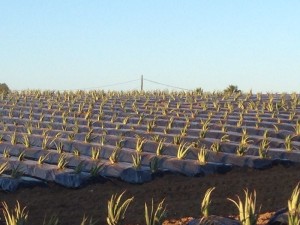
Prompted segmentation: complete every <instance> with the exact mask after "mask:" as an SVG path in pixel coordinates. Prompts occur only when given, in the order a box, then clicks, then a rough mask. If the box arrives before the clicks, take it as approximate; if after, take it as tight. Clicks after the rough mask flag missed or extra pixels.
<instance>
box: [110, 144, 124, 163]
mask: <svg viewBox="0 0 300 225" xmlns="http://www.w3.org/2000/svg"><path fill="white" fill-rule="evenodd" d="M120 151H121V149H120V148H118V147H115V148H114V150H113V152H112V153H111V155H110V156H109V161H110V162H111V164H114V163H117V162H118V161H119V155H120Z"/></svg>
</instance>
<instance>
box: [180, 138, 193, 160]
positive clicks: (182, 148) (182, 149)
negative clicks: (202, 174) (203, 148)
mask: <svg viewBox="0 0 300 225" xmlns="http://www.w3.org/2000/svg"><path fill="white" fill-rule="evenodd" d="M187 145H188V143H187V142H185V143H181V144H180V145H179V146H178V149H177V158H178V159H184V158H185V157H186V155H187V153H188V151H189V149H190V148H191V147H192V146H193V144H190V145H188V146H187Z"/></svg>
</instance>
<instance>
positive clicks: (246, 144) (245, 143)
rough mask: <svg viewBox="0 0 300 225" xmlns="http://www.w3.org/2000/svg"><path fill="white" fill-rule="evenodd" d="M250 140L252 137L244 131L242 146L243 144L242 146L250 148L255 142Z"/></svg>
mask: <svg viewBox="0 0 300 225" xmlns="http://www.w3.org/2000/svg"><path fill="white" fill-rule="evenodd" d="M249 138H250V137H249V135H248V134H247V131H244V130H243V133H242V137H241V141H240V144H241V145H244V146H248V145H249V144H250V143H251V142H253V140H250V139H249Z"/></svg>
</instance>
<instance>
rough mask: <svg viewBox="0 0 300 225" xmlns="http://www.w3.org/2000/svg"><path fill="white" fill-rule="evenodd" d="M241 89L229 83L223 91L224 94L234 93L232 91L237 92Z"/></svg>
mask: <svg viewBox="0 0 300 225" xmlns="http://www.w3.org/2000/svg"><path fill="white" fill-rule="evenodd" d="M239 92H241V90H239V89H238V86H236V85H232V84H231V85H229V86H228V87H227V88H226V89H224V93H226V94H234V93H239Z"/></svg>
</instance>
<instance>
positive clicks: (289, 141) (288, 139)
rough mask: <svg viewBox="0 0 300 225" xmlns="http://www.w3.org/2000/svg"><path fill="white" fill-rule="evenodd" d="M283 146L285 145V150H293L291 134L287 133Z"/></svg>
mask: <svg viewBox="0 0 300 225" xmlns="http://www.w3.org/2000/svg"><path fill="white" fill-rule="evenodd" d="M284 146H285V149H286V150H287V151H292V150H293V144H292V136H291V135H288V136H286V137H285V139H284Z"/></svg>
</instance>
